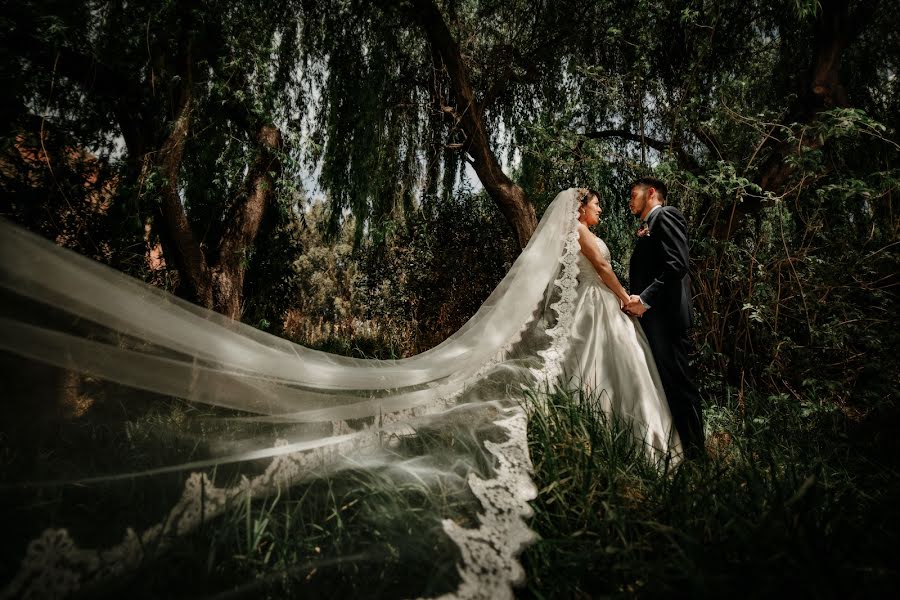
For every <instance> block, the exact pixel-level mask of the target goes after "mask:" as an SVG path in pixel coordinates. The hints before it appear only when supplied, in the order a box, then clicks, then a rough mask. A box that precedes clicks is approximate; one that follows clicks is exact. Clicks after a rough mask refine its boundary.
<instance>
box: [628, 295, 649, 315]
mask: <svg viewBox="0 0 900 600" xmlns="http://www.w3.org/2000/svg"><path fill="white" fill-rule="evenodd" d="M622 309H623V310H624V311H625V312H627V313H628V314H629V315H632V316H634V317H640V316H641V315H643V314H644V313H645V312H647V309H646V308H644V303H643V302H641V297H640V296H638V295H636V294H632V295H631V296H629V297H628V302H627V303H626V304H625V306H624V307H622Z"/></svg>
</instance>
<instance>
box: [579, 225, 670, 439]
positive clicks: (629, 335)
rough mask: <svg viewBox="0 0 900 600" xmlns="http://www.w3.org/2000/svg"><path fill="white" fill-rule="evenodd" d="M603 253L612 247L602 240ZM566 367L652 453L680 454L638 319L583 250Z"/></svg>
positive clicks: (608, 258)
mask: <svg viewBox="0 0 900 600" xmlns="http://www.w3.org/2000/svg"><path fill="white" fill-rule="evenodd" d="M597 244H598V245H599V246H600V251H601V253H602V254H603V257H604V258H605V259H606V260H607V261H609V260H610V254H609V248H608V247H607V245H606V244H605V243H604V242H603V240H601V239H597ZM568 337H569V340H570V341H569V344H570V346H569V353H568V356H567V358H566V360H565V363H564V367H563V371H564V373H565V375H567V376H568V377H569V379H570V381H571V382H573V383H575V384H580V385H582V386H584V387H585V388H586V389H587V390H589V394H590V397H591V398H594V399H595V400H596V401H597V402H598V403H599V404H600V408H601V409H602V410H603V411H604V412H605V413H607V414H608V415H610V416H612V417H617V418H622V419H623V420H625V421H626V422H627V423H628V424H629V425H631V427H632V429H633V431H634V434H635V436H636V437H637V438H638V439H641V440H644V441H645V442H646V443H647V444H648V446H649V447H650V448H652V449H653V450H652V452H651V454H655V455H656V456H658V457H663V456H664V455H665V454H666V453H667V452H672V454H673V455H678V454H680V452H681V447H680V443H679V441H678V434H677V433H676V432H675V430H674V426H673V424H672V416H671V413H670V411H669V406H668V404H667V403H666V399H665V393H664V392H663V388H662V383H661V382H660V379H659V374H658V372H657V369H656V364H655V363H654V362H653V356H652V353H651V352H650V346H649V344H648V343H647V338H646V336H645V335H644V332H643V330H642V329H641V327H640V324H639V322H638V319H637V318H635V317H630V316H628V315H626V314H625V313H624V312H622V310H621V309H620V307H619V300H618V299H617V298H616V296H615V294H613V292H612V291H611V290H610V289H609V288H608V287H606V285H605V284H604V283H603V281H601V279H600V277H599V275H598V274H597V271H596V270H595V269H594V266H593V265H592V264H591V263H590V261H588V260H587V258H586V257H585V256H584V254H579V255H578V287H577V288H576V301H575V307H574V310H573V319H572V323H571V325H570V326H569V332H568Z"/></svg>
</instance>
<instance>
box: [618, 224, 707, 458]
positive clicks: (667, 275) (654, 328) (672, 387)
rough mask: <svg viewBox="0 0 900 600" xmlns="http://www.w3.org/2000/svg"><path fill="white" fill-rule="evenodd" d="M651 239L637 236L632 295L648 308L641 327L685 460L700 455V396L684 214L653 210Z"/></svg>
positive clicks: (631, 273) (632, 266)
mask: <svg viewBox="0 0 900 600" xmlns="http://www.w3.org/2000/svg"><path fill="white" fill-rule="evenodd" d="M647 224H648V226H649V227H650V235H648V236H644V237H640V238H638V240H637V243H636V244H635V247H634V252H633V253H632V255H631V264H630V267H629V271H630V273H629V276H630V280H631V281H630V284H631V286H630V287H631V293H633V294H634V293H637V294H640V296H641V299H642V300H643V301H644V302H645V303H646V304H649V305H650V308H649V309H648V310H647V312H645V313H644V315H643V317H641V326H642V328H643V330H644V333H645V334H646V335H647V341H648V342H649V343H650V350H651V351H652V352H653V360H654V362H655V363H656V367H657V369H658V371H659V377H660V380H661V381H662V385H663V389H664V390H665V392H666V399H667V400H668V402H669V408H670V409H671V411H672V421H673V422H674V424H675V428H676V429H677V430H678V434H679V436H680V437H681V442H682V444H683V446H684V450H685V452H686V453H687V455H688V456H700V455H702V453H703V419H702V409H701V405H700V394H699V392H698V391H697V386H695V385H694V382H693V380H692V378H691V375H690V367H689V364H688V353H689V352H690V338H689V337H688V328H689V327H690V325H691V279H690V276H689V275H688V263H689V260H690V259H689V255H688V236H687V222H686V221H685V218H684V215H682V214H681V212H680V211H679V210H678V209H676V208H672V207H671V206H662V207H660V208H658V209H656V210H654V211H653V214H652V215H650V217H649V219H648V220H647Z"/></svg>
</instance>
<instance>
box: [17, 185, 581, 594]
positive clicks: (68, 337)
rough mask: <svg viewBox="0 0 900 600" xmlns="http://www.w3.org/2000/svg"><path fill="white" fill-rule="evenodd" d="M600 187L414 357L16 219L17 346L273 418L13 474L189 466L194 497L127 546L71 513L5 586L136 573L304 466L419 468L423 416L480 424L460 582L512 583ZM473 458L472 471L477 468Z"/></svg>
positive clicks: (62, 585) (66, 585)
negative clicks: (336, 345)
mask: <svg viewBox="0 0 900 600" xmlns="http://www.w3.org/2000/svg"><path fill="white" fill-rule="evenodd" d="M583 193H584V191H583V190H577V189H569V190H566V191H564V192H562V193H560V194H559V195H558V196H557V197H556V199H555V200H554V201H553V202H552V203H551V204H550V206H549V207H548V208H547V210H546V211H545V214H544V216H543V218H542V220H541V222H540V224H539V226H538V229H537V231H536V232H535V234H534V236H533V237H532V239H531V241H530V242H529V244H528V246H527V247H526V248H525V249H524V250H523V251H522V253H521V254H520V256H519V257H518V259H517V260H516V261H515V263H514V264H513V266H512V268H511V269H510V270H509V273H508V274H507V275H506V277H504V279H503V280H502V281H501V282H500V284H499V285H498V286H497V287H496V289H495V290H494V291H493V293H492V294H491V295H490V297H489V298H488V299H487V300H486V301H485V303H484V304H483V305H482V306H481V307H480V309H479V310H478V312H477V313H476V314H475V315H474V316H473V317H472V318H471V319H470V320H469V321H468V322H467V323H466V324H465V325H464V326H463V327H462V328H461V329H460V330H459V331H457V332H456V333H455V334H454V335H452V336H451V337H450V338H448V339H447V340H445V341H444V342H443V343H441V344H440V345H438V346H436V347H435V348H432V349H430V350H428V351H426V352H423V353H421V354H419V355H416V356H413V357H410V358H406V359H400V360H361V359H354V358H347V357H342V356H336V355H333V354H328V353H324V352H319V351H315V350H311V349H308V348H304V347H302V346H299V345H297V344H294V343H291V342H289V341H286V340H284V339H281V338H278V337H275V336H272V335H269V334H267V333H264V332H261V331H259V330H257V329H254V328H252V327H249V326H247V325H244V324H241V323H239V322H234V321H231V320H230V319H227V318H225V317H223V316H221V315H219V314H217V313H214V312H211V311H207V310H204V309H201V308H199V307H197V306H194V305H192V304H190V303H188V302H185V301H183V300H180V299H178V298H176V297H174V296H172V295H170V294H168V293H166V292H163V291H160V290H159V289H157V288H154V287H151V286H148V285H146V284H144V283H142V282H140V281H137V280H134V279H132V278H129V277H127V276H125V275H123V274H121V273H118V272H116V271H114V270H112V269H110V268H108V267H105V266H103V265H100V264H99V263H96V262H94V261H91V260H90V259H87V258H84V257H81V256H79V255H76V254H75V253H73V252H70V251H68V250H65V249H62V248H59V247H57V246H55V245H53V244H51V243H49V242H47V241H45V240H43V239H42V238H39V237H38V236H35V235H34V234H31V233H28V232H26V231H24V230H22V229H20V228H18V227H16V226H13V225H11V224H9V223H7V222H4V221H2V220H0V249H2V254H3V256H4V259H3V260H2V261H0V306H2V313H0V331H2V337H0V358H5V359H9V358H10V357H15V360H16V361H19V363H16V364H21V363H25V364H28V363H32V362H33V363H35V364H45V365H52V366H53V367H55V368H56V369H58V370H61V371H60V372H63V373H76V374H80V375H79V376H81V377H85V378H88V379H90V380H91V381H101V382H107V383H109V384H112V385H115V386H116V389H117V390H119V392H118V393H117V394H116V395H115V396H116V397H115V400H114V401H115V402H125V403H127V402H129V393H128V390H133V391H134V393H135V394H137V393H138V391H143V392H146V393H151V394H156V395H160V396H166V397H176V398H182V399H184V400H187V401H189V403H190V406H196V407H202V406H204V405H210V406H213V407H218V408H220V409H226V410H228V411H239V412H234V413H233V414H232V416H231V417H230V418H231V420H233V421H236V422H239V423H241V424H248V423H255V424H263V425H265V427H266V429H262V430H260V429H247V431H253V432H254V433H252V434H247V433H244V434H232V435H221V436H218V437H217V434H216V433H215V432H214V431H213V432H207V434H206V436H205V439H207V440H208V443H206V444H205V445H204V451H203V453H201V454H200V455H198V453H197V452H193V453H190V454H189V455H186V456H185V459H184V460H176V461H174V462H169V463H167V464H146V463H142V464H140V465H137V464H136V465H134V467H133V468H125V469H123V468H122V466H121V465H116V466H115V467H114V468H110V467H109V466H108V465H106V466H104V464H102V461H98V464H96V465H91V466H90V467H87V468H85V469H83V470H79V471H78V472H77V474H75V475H73V474H72V473H71V472H69V473H53V472H52V470H39V471H40V475H39V476H38V477H35V474H34V472H29V473H25V474H24V475H22V474H21V473H20V476H18V477H8V476H7V477H4V478H3V481H2V483H0V485H2V487H3V489H4V490H6V491H9V490H15V489H39V488H48V487H59V486H62V487H65V486H80V487H81V488H90V486H92V485H100V484H102V483H104V482H109V481H113V480H128V481H132V482H134V481H141V480H143V479H146V478H150V477H155V476H160V475H163V474H167V473H168V474H172V473H184V474H185V475H182V476H181V481H182V482H183V483H184V489H183V493H182V494H181V496H180V497H179V498H178V499H177V501H176V502H175V503H174V505H173V506H172V508H171V510H170V511H169V513H168V514H166V515H164V516H163V518H162V519H161V520H159V521H158V522H156V523H153V524H151V525H149V526H147V527H143V528H140V529H134V528H129V529H127V530H125V531H120V532H119V534H118V539H120V540H121V541H120V542H118V543H115V544H113V545H111V546H108V547H105V548H104V547H100V548H93V549H84V548H82V547H81V546H80V544H79V541H78V539H76V537H74V536H73V534H72V533H71V532H70V531H69V530H68V528H66V527H65V525H64V524H54V526H52V527H50V526H48V527H46V528H45V529H44V530H43V531H41V532H40V534H39V535H37V536H34V537H33V538H32V539H31V541H30V542H28V540H21V543H22V547H21V555H22V562H21V565H20V567H19V569H18V570H17V571H16V574H15V576H14V577H13V579H12V580H11V581H10V582H9V583H8V584H7V586H6V588H5V590H4V591H3V595H4V596H9V597H13V596H19V595H28V594H34V595H38V596H40V595H54V596H61V595H68V594H71V593H74V592H77V591H79V590H85V589H92V586H97V585H99V584H102V582H103V581H105V580H107V579H110V578H114V577H116V576H119V575H121V574H122V573H125V572H127V571H128V570H129V569H133V568H135V566H136V565H138V564H140V563H141V561H142V560H144V559H145V558H146V556H145V555H146V552H147V548H149V547H151V546H152V547H153V548H155V551H157V552H158V551H159V550H160V549H161V548H163V547H164V546H165V545H166V544H167V543H168V542H167V540H170V539H172V537H173V536H177V535H183V534H185V533H186V532H189V531H191V530H192V529H194V528H195V527H197V526H198V525H199V524H200V523H201V522H202V521H203V520H204V519H207V520H208V519H210V518H212V517H214V516H215V515H216V514H218V513H221V512H222V511H225V510H226V509H227V507H228V506H229V504H230V503H231V502H233V501H235V500H236V499H240V498H243V497H245V496H247V495H248V494H249V495H252V496H265V495H267V494H274V493H278V492H279V490H282V489H284V488H286V487H287V486H289V485H290V484H291V482H293V481H296V480H298V479H302V478H305V477H311V476H315V475H316V474H318V473H327V472H329V471H334V470H336V469H340V468H345V467H346V465H347V464H348V461H350V462H352V463H353V464H354V465H355V466H356V467H359V466H360V465H363V466H364V468H366V467H370V466H371V467H374V466H376V465H381V466H383V465H386V464H393V465H394V467H396V468H399V469H408V470H415V469H417V468H420V467H421V465H422V464H423V463H422V462H421V461H410V460H398V459H397V455H396V454H395V453H391V452H389V451H387V450H389V449H390V447H391V446H392V445H397V444H402V443H403V440H405V439H407V438H411V437H415V436H416V435H417V432H418V431H420V430H422V429H423V428H431V429H437V430H440V429H441V428H444V427H460V426H462V427H464V428H465V429H466V430H467V431H470V432H472V436H473V437H472V439H473V440H475V441H476V443H475V444H474V445H469V446H467V447H466V449H465V450H460V449H458V448H454V449H453V452H454V456H455V459H454V462H453V469H452V471H453V474H454V476H456V477H461V480H462V481H463V482H464V484H465V485H464V486H463V487H465V488H467V492H466V493H471V494H474V496H475V497H476V498H477V500H478V502H479V504H480V510H479V514H478V518H477V520H476V521H474V522H470V523H468V525H470V526H462V525H460V524H458V523H457V522H456V521H454V520H453V519H450V518H445V519H444V521H443V526H442V527H443V530H444V532H445V534H446V535H447V536H449V537H450V539H452V540H453V541H454V542H455V544H456V545H457V546H458V548H459V560H458V564H457V567H458V570H459V578H458V584H457V586H456V589H455V591H452V592H451V594H450V595H451V596H454V597H503V596H509V595H510V594H511V591H510V585H511V584H512V583H514V582H516V581H518V580H520V579H521V577H522V571H521V567H520V566H519V564H518V562H517V560H516V555H517V554H518V552H519V551H520V550H521V548H522V546H523V545H524V544H525V543H527V542H528V540H529V539H530V537H531V533H530V531H529V530H528V528H527V526H526V524H525V522H524V520H523V519H524V518H526V517H527V516H528V515H529V510H530V509H529V507H528V504H527V500H529V499H531V498H533V497H534V494H535V490H534V488H533V485H532V483H531V480H530V478H529V471H530V461H529V459H528V451H527V443H526V435H525V425H526V423H525V416H524V412H523V411H522V409H521V408H520V407H519V405H518V399H519V398H521V395H522V389H523V388H528V387H531V388H534V387H535V385H538V384H541V383H546V382H548V381H550V382H552V381H554V380H555V378H556V377H557V376H558V375H559V365H560V360H561V358H562V356H563V355H564V354H565V350H566V345H567V343H568V340H567V339H566V337H565V335H564V334H563V333H562V332H563V331H564V328H563V327H557V325H558V324H559V323H561V322H565V321H566V320H567V318H568V317H570V316H571V314H570V313H571V311H572V300H573V299H574V289H575V286H576V284H577V280H576V277H577V273H578V270H577V265H576V260H577V253H578V251H579V249H578V241H577V231H576V228H577V209H578V204H579V200H580V195H581V194H583ZM27 393H28V392H27V391H26V392H25V395H26V396H27ZM12 401H20V399H19V398H13V400H12ZM199 412H202V411H199ZM187 418H191V417H190V415H188V417H187ZM260 431H263V433H260ZM487 432H490V433H487ZM276 437H277V439H276ZM449 438H450V441H449V442H448V444H449V445H453V436H449ZM430 451H431V450H428V452H430ZM406 458H407V459H408V458H409V457H408V455H407V457H406ZM262 459H266V460H267V461H268V462H267V463H266V466H265V467H264V468H263V469H260V468H256V469H255V471H254V470H253V469H249V470H248V473H249V475H246V474H245V475H244V476H242V477H240V479H239V480H237V482H236V483H235V484H234V485H231V484H229V485H219V483H218V480H217V479H216V478H215V477H213V476H211V474H210V473H211V472H210V469H212V468H215V467H221V466H222V465H226V464H228V465H232V466H235V468H238V469H239V468H240V465H242V464H254V465H258V464H259V462H260V461H261V460H262ZM460 464H465V465H468V467H465V468H463V469H462V470H461V469H460ZM479 464H481V465H485V464H486V465H487V467H486V470H485V469H484V468H480V467H477V465H479ZM439 471H440V468H439V467H433V466H430V467H429V474H430V475H433V476H435V477H439V476H440V475H441V473H440V472H439ZM448 471H449V469H448ZM445 474H446V473H445ZM47 475H49V477H48V476H47ZM421 475H422V473H418V474H417V476H421ZM185 477H187V479H186V481H185ZM47 582H51V583H50V584H48V583H47ZM48 585H49V586H50V587H49V588H48V587H47V586H48Z"/></svg>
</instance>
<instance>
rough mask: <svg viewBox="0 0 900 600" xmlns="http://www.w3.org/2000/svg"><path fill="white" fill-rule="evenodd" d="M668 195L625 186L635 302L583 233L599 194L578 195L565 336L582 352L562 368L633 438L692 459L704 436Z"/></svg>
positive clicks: (684, 263)
mask: <svg viewBox="0 0 900 600" xmlns="http://www.w3.org/2000/svg"><path fill="white" fill-rule="evenodd" d="M666 192H667V189H666V185H665V183H663V182H662V181H660V180H659V179H655V178H652V177H645V178H642V179H638V180H637V181H635V182H634V183H633V184H632V186H631V197H630V200H629V208H630V210H631V212H632V214H634V215H635V216H636V217H638V218H639V219H640V227H639V228H638V230H637V232H636V236H637V240H636V242H635V246H634V250H633V252H632V255H631V261H630V266H629V279H630V285H631V291H632V293H631V294H628V293H627V292H625V290H624V288H623V287H622V285H621V284H620V283H619V281H618V279H617V278H616V276H615V274H614V273H613V271H612V268H611V267H610V266H609V250H608V248H607V247H606V245H605V244H604V243H603V241H602V240H600V239H599V238H597V237H596V236H594V235H593V234H592V233H591V232H590V230H589V229H588V228H589V227H592V226H594V225H596V224H597V223H598V222H599V221H600V214H601V212H602V209H601V207H600V197H599V194H598V193H597V192H594V191H591V190H587V191H585V192H583V195H582V196H581V198H580V207H579V214H578V221H579V226H578V233H579V243H580V246H581V257H582V258H581V259H580V264H579V271H580V276H579V300H578V302H579V307H578V309H577V310H576V315H577V318H576V322H575V324H574V325H573V327H574V329H573V330H572V332H571V333H572V339H573V340H577V341H578V342H579V344H577V345H576V348H575V352H574V353H573V354H574V355H575V356H577V358H574V362H573V363H570V364H569V365H568V367H569V369H571V370H570V372H577V373H580V376H581V377H582V378H583V379H584V381H585V382H586V383H587V384H588V385H589V387H591V388H594V389H598V390H601V389H602V390H603V392H604V393H603V394H601V398H602V399H601V404H602V405H603V406H602V408H603V410H604V411H606V412H608V413H611V414H618V415H623V416H627V417H629V419H630V420H631V422H632V424H633V426H634V428H635V433H636V434H637V435H638V436H643V438H644V440H645V441H646V442H647V443H648V444H650V445H651V446H652V447H654V448H655V449H656V450H658V451H663V452H664V451H667V450H671V451H674V452H676V453H677V452H678V451H679V449H680V450H681V451H682V452H683V453H684V456H685V457H687V458H695V457H699V456H702V455H703V454H704V434H703V423H702V413H701V404H700V396H699V393H698V390H697V387H696V385H695V384H694V383H693V381H692V379H691V376H690V368H689V364H688V353H689V351H690V339H689V336H688V330H689V327H690V324H691V293H690V276H689V274H688V265H689V253H688V234H687V223H686V221H685V218H684V215H682V213H681V212H680V211H679V210H678V209H676V208H674V207H671V206H667V205H666ZM598 284H599V285H598ZM598 290H599V291H598ZM609 292H612V293H611V294H610V293H609ZM633 317H637V319H635V318H633ZM582 321H583V322H582ZM590 327H593V328H595V329H598V330H599V332H597V333H595V332H590V330H589V328H590ZM598 346H604V347H598ZM673 430H674V431H673Z"/></svg>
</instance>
